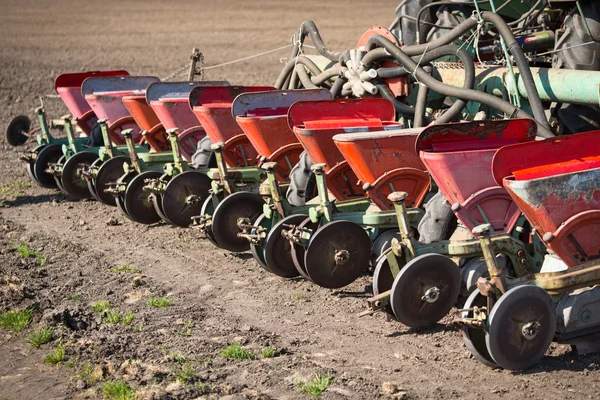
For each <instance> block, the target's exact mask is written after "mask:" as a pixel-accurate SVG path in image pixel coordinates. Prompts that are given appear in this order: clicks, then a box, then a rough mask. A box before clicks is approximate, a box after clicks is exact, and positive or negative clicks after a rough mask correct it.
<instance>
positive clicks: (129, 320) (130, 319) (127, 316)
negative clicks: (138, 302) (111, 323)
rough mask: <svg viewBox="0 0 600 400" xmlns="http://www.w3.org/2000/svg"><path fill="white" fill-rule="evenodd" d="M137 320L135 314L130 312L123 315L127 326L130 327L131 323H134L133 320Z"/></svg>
mask: <svg viewBox="0 0 600 400" xmlns="http://www.w3.org/2000/svg"><path fill="white" fill-rule="evenodd" d="M134 319H135V313H134V312H131V311H130V312H128V313H127V314H125V315H123V325H125V326H129V325H131V323H132V322H133V320H134Z"/></svg>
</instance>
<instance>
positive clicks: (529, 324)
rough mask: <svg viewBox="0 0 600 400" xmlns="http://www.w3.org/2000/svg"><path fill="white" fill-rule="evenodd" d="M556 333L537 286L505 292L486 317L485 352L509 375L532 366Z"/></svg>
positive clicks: (553, 318) (546, 299)
mask: <svg viewBox="0 0 600 400" xmlns="http://www.w3.org/2000/svg"><path fill="white" fill-rule="evenodd" d="M555 333H556V315H555V313H554V305H553V303H552V298H551V297H550V295H549V294H548V293H547V292H546V291H545V290H544V289H542V288H540V287H537V286H530V285H525V286H517V287H514V288H512V289H510V290H509V291H507V292H506V293H505V294H504V295H503V296H502V297H500V299H499V300H498V302H497V303H496V304H495V305H494V307H493V308H492V312H491V313H490V315H489V323H488V333H487V335H486V337H485V341H486V345H487V349H488V351H489V353H490V355H491V356H492V358H493V359H494V361H496V364H498V365H499V366H500V367H502V368H504V369H509V370H513V371H517V370H524V369H527V368H529V367H531V366H532V365H534V364H536V363H537V362H538V361H539V360H540V359H541V358H542V356H543V355H544V353H545V352H546V350H548V347H550V343H552V338H553V337H554V335H555Z"/></svg>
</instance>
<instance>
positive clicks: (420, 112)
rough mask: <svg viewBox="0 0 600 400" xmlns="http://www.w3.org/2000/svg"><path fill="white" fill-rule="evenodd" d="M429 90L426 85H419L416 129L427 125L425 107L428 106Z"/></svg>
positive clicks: (416, 104) (416, 105)
mask: <svg viewBox="0 0 600 400" xmlns="http://www.w3.org/2000/svg"><path fill="white" fill-rule="evenodd" d="M428 92H429V90H428V89H427V86H426V85H423V84H422V83H420V84H419V91H418V92H417V102H416V103H415V118H414V127H415V128H420V127H422V126H424V125H425V123H424V121H425V105H426V104H427V93H428Z"/></svg>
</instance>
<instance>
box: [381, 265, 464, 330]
mask: <svg viewBox="0 0 600 400" xmlns="http://www.w3.org/2000/svg"><path fill="white" fill-rule="evenodd" d="M459 294H460V273H459V270H458V266H457V265H456V264H455V263H454V261H452V260H451V259H450V258H449V257H446V256H444V255H441V254H424V255H421V256H418V257H416V258H414V259H412V260H411V261H410V262H408V263H407V264H406V266H404V268H402V270H401V271H400V273H399V274H398V276H397V277H396V279H395V280H394V284H393V286H392V295H391V297H390V304H391V305H392V310H393V311H394V315H395V316H396V319H398V321H400V322H401V323H403V324H404V325H406V326H409V327H411V328H422V327H425V326H430V325H433V324H435V323H436V322H438V321H439V320H440V319H442V318H443V317H444V316H446V314H448V312H449V311H450V310H451V309H452V307H453V306H454V304H455V303H456V301H457V300H458V295H459Z"/></svg>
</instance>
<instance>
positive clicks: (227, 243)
mask: <svg viewBox="0 0 600 400" xmlns="http://www.w3.org/2000/svg"><path fill="white" fill-rule="evenodd" d="M264 204H265V202H264V200H263V199H262V197H260V196H259V195H258V194H256V193H251V192H237V193H233V194H230V195H229V196H227V197H225V198H224V199H223V200H222V201H221V202H220V203H219V205H217V207H216V208H215V212H214V213H213V216H212V233H213V235H214V238H215V240H216V242H217V243H218V246H219V247H220V248H222V249H225V250H229V251H232V252H235V253H239V252H242V251H248V250H250V242H248V240H247V239H245V238H240V237H238V233H240V228H239V227H238V219H239V218H248V219H249V220H250V221H254V220H255V219H256V218H257V217H258V216H259V215H260V214H261V213H262V210H263V205H264Z"/></svg>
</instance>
